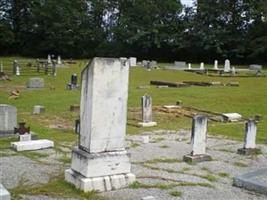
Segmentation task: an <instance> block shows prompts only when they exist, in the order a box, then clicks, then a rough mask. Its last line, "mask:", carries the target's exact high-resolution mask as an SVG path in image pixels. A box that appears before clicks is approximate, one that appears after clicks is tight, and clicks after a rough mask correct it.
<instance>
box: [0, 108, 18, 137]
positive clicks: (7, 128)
mask: <svg viewBox="0 0 267 200" xmlns="http://www.w3.org/2000/svg"><path fill="white" fill-rule="evenodd" d="M16 125H17V108H16V107H14V106H10V105H6V104H0V136H5V135H9V134H14V127H16Z"/></svg>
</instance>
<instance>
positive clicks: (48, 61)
mask: <svg viewBox="0 0 267 200" xmlns="http://www.w3.org/2000/svg"><path fill="white" fill-rule="evenodd" d="M47 63H48V64H51V63H52V60H51V55H50V54H48V56H47Z"/></svg>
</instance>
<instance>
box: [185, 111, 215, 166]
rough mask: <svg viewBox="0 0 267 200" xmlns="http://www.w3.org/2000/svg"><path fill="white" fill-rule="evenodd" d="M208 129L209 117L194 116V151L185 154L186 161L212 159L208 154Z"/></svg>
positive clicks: (192, 143)
mask: <svg viewBox="0 0 267 200" xmlns="http://www.w3.org/2000/svg"><path fill="white" fill-rule="evenodd" d="M207 131H208V118H207V117H206V116H203V115H196V116H194V117H193V123H192V133H191V145H192V152H191V153H190V154H189V155H186V156H184V161H185V162H189V163H197V162H202V161H210V160H211V156H209V155H207V154H206V143H207Z"/></svg>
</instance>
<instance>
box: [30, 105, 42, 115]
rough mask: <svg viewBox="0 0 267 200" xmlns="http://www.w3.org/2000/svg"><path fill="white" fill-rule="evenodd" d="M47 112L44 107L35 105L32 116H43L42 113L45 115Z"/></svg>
mask: <svg viewBox="0 0 267 200" xmlns="http://www.w3.org/2000/svg"><path fill="white" fill-rule="evenodd" d="M44 112H45V107H44V106H40V105H35V106H34V107H33V112H32V114H34V115H38V114H41V113H44Z"/></svg>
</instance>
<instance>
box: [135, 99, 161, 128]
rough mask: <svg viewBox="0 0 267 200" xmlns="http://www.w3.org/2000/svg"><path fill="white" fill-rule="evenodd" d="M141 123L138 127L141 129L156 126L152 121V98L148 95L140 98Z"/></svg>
mask: <svg viewBox="0 0 267 200" xmlns="http://www.w3.org/2000/svg"><path fill="white" fill-rule="evenodd" d="M141 109H142V120H143V121H142V122H139V123H138V125H139V126H142V127H151V126H156V125H157V123H156V122H153V121H152V98H151V97H150V96H149V95H144V96H142V97H141Z"/></svg>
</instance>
